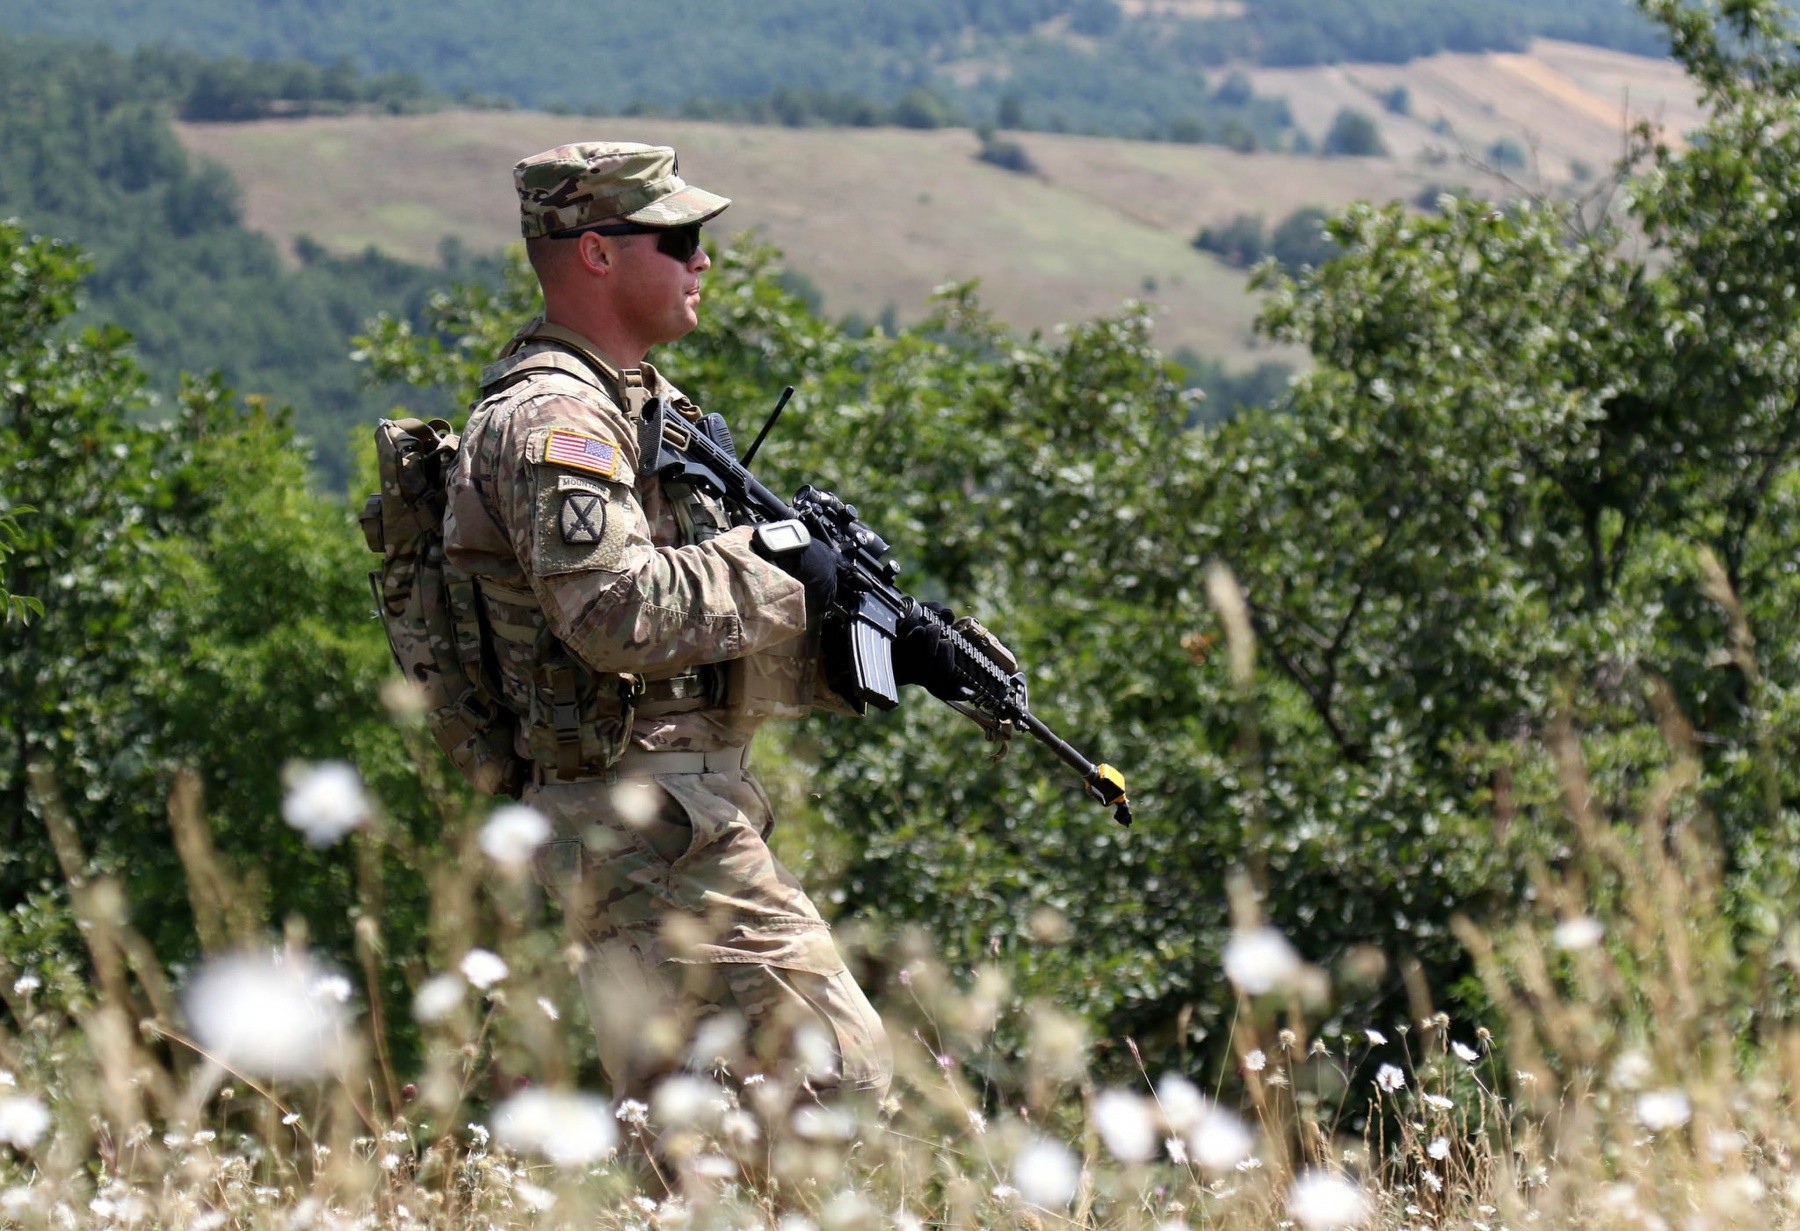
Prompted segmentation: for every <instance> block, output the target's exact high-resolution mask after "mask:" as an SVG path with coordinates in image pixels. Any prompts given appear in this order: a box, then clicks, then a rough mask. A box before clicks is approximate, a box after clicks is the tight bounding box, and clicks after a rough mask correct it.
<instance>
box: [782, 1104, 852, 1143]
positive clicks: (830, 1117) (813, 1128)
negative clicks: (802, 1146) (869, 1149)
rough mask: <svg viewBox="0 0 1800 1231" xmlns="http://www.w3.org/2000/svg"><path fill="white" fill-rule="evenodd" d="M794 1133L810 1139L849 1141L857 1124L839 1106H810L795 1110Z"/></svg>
mask: <svg viewBox="0 0 1800 1231" xmlns="http://www.w3.org/2000/svg"><path fill="white" fill-rule="evenodd" d="M793 1123H794V1133H795V1135H796V1136H798V1137H803V1138H805V1139H806V1140H808V1141H848V1140H850V1138H851V1137H852V1136H853V1135H854V1134H855V1132H856V1124H855V1122H854V1121H853V1120H851V1119H850V1116H849V1114H848V1113H846V1112H845V1111H844V1110H843V1109H842V1108H838V1107H824V1106H808V1107H802V1108H800V1109H799V1110H797V1111H795V1112H794V1122H793Z"/></svg>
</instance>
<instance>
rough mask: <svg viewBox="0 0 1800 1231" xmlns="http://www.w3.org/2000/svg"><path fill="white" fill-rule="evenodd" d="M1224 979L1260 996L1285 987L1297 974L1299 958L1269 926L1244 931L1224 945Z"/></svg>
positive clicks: (1233, 934) (1239, 988)
mask: <svg viewBox="0 0 1800 1231" xmlns="http://www.w3.org/2000/svg"><path fill="white" fill-rule="evenodd" d="M1224 964H1225V977H1226V978H1227V979H1230V980H1231V981H1232V982H1233V983H1234V984H1236V985H1237V988H1238V990H1239V991H1241V992H1244V993H1246V994H1248V995H1251V996H1260V995H1262V994H1263V993H1265V992H1272V991H1274V990H1275V989H1276V988H1279V987H1285V986H1287V985H1288V984H1289V983H1290V982H1292V981H1293V979H1294V977H1295V976H1296V975H1298V974H1299V973H1300V969H1301V962H1300V955H1299V954H1298V953H1296V952H1294V947H1293V946H1292V945H1290V944H1288V941H1287V937H1285V936H1283V935H1282V934H1281V933H1280V932H1278V931H1276V930H1275V929H1274V928H1272V927H1267V926H1262V927H1253V928H1245V929H1241V930H1239V931H1235V932H1233V933H1232V934H1231V939H1230V940H1228V941H1226V942H1225V954H1224Z"/></svg>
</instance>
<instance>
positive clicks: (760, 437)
mask: <svg viewBox="0 0 1800 1231" xmlns="http://www.w3.org/2000/svg"><path fill="white" fill-rule="evenodd" d="M793 396H794V387H793V386H792V385H788V386H787V387H786V388H784V389H782V391H781V396H780V397H778V398H776V399H775V409H774V410H771V411H770V412H769V417H768V418H767V419H765V420H764V421H763V425H762V431H760V432H758V433H757V434H756V439H755V440H753V441H751V442H750V452H748V453H746V454H744V465H746V466H748V465H749V464H750V459H751V458H753V457H755V456H756V451H757V450H758V449H760V448H762V442H763V441H765V440H767V439H768V438H769V429H771V428H773V427H774V426H775V420H777V419H779V418H781V412H782V411H783V410H784V409H786V408H787V404H788V399H789V398H791V397H793Z"/></svg>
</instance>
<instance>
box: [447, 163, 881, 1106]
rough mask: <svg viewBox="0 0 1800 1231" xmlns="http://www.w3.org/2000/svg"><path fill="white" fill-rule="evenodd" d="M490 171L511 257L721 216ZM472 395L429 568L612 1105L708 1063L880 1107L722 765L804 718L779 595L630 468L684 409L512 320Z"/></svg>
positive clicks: (615, 181)
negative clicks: (538, 842) (519, 821)
mask: <svg viewBox="0 0 1800 1231" xmlns="http://www.w3.org/2000/svg"><path fill="white" fill-rule="evenodd" d="M515 174H516V177H517V180H518V184H519V191H520V196H521V200H522V202H523V214H524V221H525V226H524V229H525V233H526V235H527V236H528V237H529V236H532V235H538V234H545V233H548V232H552V231H558V230H564V229H569V228H572V227H579V226H585V225H590V224H592V223H594V222H595V221H597V220H600V219H612V218H618V217H627V218H631V219H633V220H637V221H644V220H646V218H647V219H648V220H650V221H653V222H657V223H661V224H667V225H679V224H681V223H683V222H690V221H697V220H699V218H701V217H710V216H711V214H712V213H717V212H718V210H720V209H723V208H724V205H725V204H727V203H728V202H725V201H724V199H723V198H719V197H713V196H711V194H707V193H704V192H702V191H701V190H699V189H694V188H690V187H688V186H687V185H685V184H683V183H682V181H681V180H680V179H679V177H678V176H676V175H675V174H674V155H673V152H672V151H669V150H666V149H656V148H653V147H644V146H616V145H599V144H588V145H580V146H565V147H559V148H558V149H556V150H551V151H548V152H546V153H545V154H542V155H538V156H537V157H535V158H532V159H527V160H526V161H525V162H523V163H521V164H520V165H519V168H517V169H516V172H515ZM704 211H710V212H704ZM482 384H483V396H482V399H481V400H480V401H479V402H478V403H477V404H476V406H475V408H474V410H473V412H472V413H471V415H470V418H469V421H468V424H467V426H466V427H465V429H464V432H463V437H462V439H463V445H462V449H461V452H460V454H459V455H458V459H457V463H456V466H455V468H454V469H453V471H452V473H451V476H450V481H449V509H448V513H447V515H446V519H445V556H446V561H447V563H448V564H449V565H451V566H452V567H454V568H455V569H457V570H459V571H461V572H463V573H466V574H467V575H469V576H470V577H471V578H473V579H474V584H475V587H476V589H477V591H478V593H479V596H480V606H481V610H482V613H483V616H484V620H485V626H486V629H487V632H488V634H489V637H490V644H491V645H492V646H493V648H494V650H495V658H496V660H497V665H498V667H499V675H500V684H501V695H502V697H503V699H504V700H505V703H506V704H507V706H508V707H509V708H511V709H513V710H514V711H515V712H516V713H518V714H520V715H521V717H522V719H523V720H524V721H523V722H522V730H521V735H520V747H519V751H520V753H521V755H522V756H524V757H526V758H527V759H528V760H530V761H532V763H533V765H534V777H533V781H532V783H531V785H529V786H528V787H527V788H526V792H525V796H524V798H525V801H526V802H527V803H529V804H531V805H532V806H533V807H535V808H537V809H538V810H539V811H541V812H542V813H543V814H544V815H545V816H547V817H548V818H549V819H550V820H551V822H552V824H553V826H554V831H555V840H554V841H552V842H551V843H549V844H548V845H547V846H546V847H545V848H544V850H543V851H541V852H540V858H539V868H540V875H541V877H542V878H543V879H544V881H545V882H546V884H548V885H549V886H550V888H551V890H552V891H553V892H554V893H555V894H556V896H557V897H558V898H559V900H560V901H561V904H562V907H563V912H564V915H565V918H566V920H567V922H568V925H569V927H570V930H571V935H572V937H573V939H574V940H575V941H576V943H577V945H578V946H579V950H580V953H581V966H580V976H581V982H582V987H583V991H584V994H585V996H586V999H587V1002H588V1006H589V1010H590V1013H591V1015H592V1018H593V1023H594V1028H595V1033H596V1036H597V1037H598V1039H599V1043H600V1055H601V1060H602V1063H603V1064H604V1066H605V1068H606V1070H607V1073H608V1076H609V1077H610V1078H611V1080H612V1083H613V1086H614V1091H615V1094H618V1095H620V1096H625V1095H638V1096H641V1095H642V1094H643V1093H644V1092H645V1091H646V1090H647V1089H648V1087H649V1085H650V1083H651V1082H653V1081H654V1080H655V1078H656V1077H658V1076H659V1075H661V1074H662V1073H665V1072H667V1071H669V1070H671V1069H673V1068H676V1067H679V1066H680V1065H682V1064H684V1063H687V1064H694V1065H697V1066H700V1067H705V1066H707V1065H709V1064H711V1063H713V1062H714V1061H715V1060H717V1059H721V1058H723V1059H725V1060H727V1061H731V1062H733V1069H734V1071H740V1072H741V1071H742V1070H743V1069H745V1068H748V1069H750V1070H762V1071H773V1070H775V1069H777V1068H779V1067H780V1066H782V1065H784V1064H790V1063H795V1062H798V1063H799V1064H800V1066H801V1068H802V1070H803V1071H804V1072H805V1073H806V1075H807V1076H808V1078H809V1080H810V1081H811V1082H812V1084H813V1085H814V1086H815V1087H825V1088H831V1087H839V1088H845V1089H857V1090H873V1091H880V1090H883V1089H885V1088H886V1085H887V1082H888V1080H889V1075H890V1062H889V1059H888V1053H887V1040H886V1038H885V1035H884V1033H883V1031H882V1027H881V1022H880V1019H879V1018H878V1017H877V1016H876V1015H875V1013H874V1011H873V1010H872V1009H871V1008H870V1006H869V1003H868V1001H867V999H866V998H865V997H864V996H863V994H862V992H861V990H860V989H859V988H858V987H857V985H856V983H855V980H854V979H853V978H852V977H851V976H850V974H849V972H848V970H847V969H846V968H845V965H844V961H843V959H842V957H841V956H840V955H839V954H838V951H837V949H836V947H835V946H834V945H833V943H832V939H831V935H830V932H829V930H828V928H827V925H826V924H825V923H824V921H823V920H822V919H821V918H820V917H819V913H818V911H817V910H816V909H815V908H814V906H813V904H812V902H811V901H809V900H808V898H807V896H806V894H805V892H804V891H803V890H802V889H801V887H800V885H799V883H798V882H797V881H796V880H795V879H794V877H793V876H792V874H790V873H789V872H788V871H787V869H785V868H784V867H782V866H781V864H780V863H779V862H778V861H777V860H776V859H775V858H774V856H773V855H772V854H771V853H770V851H769V848H768V845H767V837H768V834H769V830H770V827H771V825H772V824H773V817H772V814H771V809H770V805H769V799H768V796H767V795H766V794H765V793H764V791H763V789H762V787H761V785H760V784H758V783H757V781H756V779H755V778H754V777H752V776H751V775H750V773H749V772H748V770H747V768H746V759H747V753H748V748H749V742H750V738H751V736H752V734H753V733H754V731H755V728H756V726H757V724H758V723H759V722H761V721H762V719H763V718H765V717H768V716H770V715H789V714H800V713H804V712H805V711H806V709H807V707H808V705H809V703H811V702H812V701H813V700H814V698H813V697H812V695H811V690H812V676H813V673H814V669H815V662H816V654H815V653H814V651H813V647H812V645H811V643H810V642H809V640H808V628H807V624H808V613H807V611H806V601H805V593H804V590H803V588H802V586H801V585H800V583H799V582H798V581H796V580H794V579H793V578H792V577H790V576H789V575H788V574H787V573H786V572H784V571H783V570H782V569H780V568H779V567H777V566H776V565H774V564H771V563H770V562H768V561H767V560H765V559H763V558H762V557H761V556H759V555H757V554H756V553H755V552H754V551H753V550H752V548H751V543H750V530H749V529H748V528H742V527H740V528H732V527H731V526H730V524H729V521H728V519H727V517H726V515H725V510H724V509H723V508H722V507H721V506H719V505H718V504H716V503H715V502H713V501H711V500H709V499H705V498H701V497H700V496H698V495H696V494H695V493H691V492H680V491H671V490H668V489H667V488H666V487H665V485H664V484H663V483H662V482H660V481H659V480H658V479H657V477H656V476H654V475H646V474H642V473H640V471H639V469H638V465H637V461H638V437H637V423H636V422H635V421H634V419H635V414H634V412H636V411H638V410H640V409H641V407H642V405H643V403H644V402H645V401H646V400H647V399H649V398H654V397H663V398H665V399H667V400H668V402H669V404H670V405H671V406H672V407H673V408H674V409H675V410H676V411H678V412H680V413H682V414H687V415H690V416H691V415H695V414H697V413H698V411H697V410H696V409H695V408H694V406H693V404H692V403H691V402H690V401H688V399H687V398H686V397H684V396H683V395H682V394H681V392H680V391H679V390H678V389H676V388H674V387H673V386H672V385H670V384H669V383H668V382H667V381H665V380H664V379H663V378H662V377H661V376H660V375H659V374H658V373H657V372H656V371H655V369H653V368H651V367H649V366H648V365H645V366H643V367H642V368H640V369H635V370H632V371H628V372H619V371H616V370H614V369H613V368H612V366H611V365H610V364H609V363H608V361H607V360H606V359H605V358H604V357H603V356H601V355H600V354H598V353H597V352H596V351H595V350H594V349H593V348H592V347H591V346H589V345H587V344H585V342H584V341H583V339H581V338H579V337H577V336H575V335H572V334H569V333H568V332H567V331H563V330H558V329H557V328H555V327H554V326H545V325H543V324H542V322H533V323H532V325H530V326H528V327H527V328H526V330H524V331H522V332H521V335H520V336H519V337H518V338H515V339H514V342H513V344H512V345H510V346H509V347H508V350H507V353H506V354H505V355H504V356H503V357H502V359H501V360H500V361H499V362H498V363H496V364H494V365H493V366H492V367H490V368H489V369H488V370H487V372H486V373H484V375H483V381H482ZM721 1012H723V1013H735V1014H737V1015H740V1016H741V1019H742V1021H743V1023H744V1024H745V1025H747V1027H748V1039H749V1044H748V1051H747V1052H746V1053H743V1054H741V1055H735V1056H734V1055H732V1054H730V1053H731V1050H732V1049H731V1048H730V1047H729V1046H726V1047H725V1054H724V1055H722V1056H720V1055H714V1054H694V1053H692V1052H691V1040H692V1038H693V1037H694V1027H695V1025H696V1024H697V1022H698V1021H699V1019H701V1018H705V1017H710V1016H713V1015H716V1014H719V1013H721ZM704 1034H705V1037H707V1038H710V1039H715V1040H717V1039H720V1038H724V1037H726V1036H725V1034H722V1033H721V1032H718V1031H706V1032H704Z"/></svg>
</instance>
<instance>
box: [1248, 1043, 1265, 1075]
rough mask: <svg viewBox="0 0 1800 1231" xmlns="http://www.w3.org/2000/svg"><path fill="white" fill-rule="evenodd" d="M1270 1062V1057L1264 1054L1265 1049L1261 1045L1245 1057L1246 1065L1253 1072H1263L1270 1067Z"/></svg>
mask: <svg viewBox="0 0 1800 1231" xmlns="http://www.w3.org/2000/svg"><path fill="white" fill-rule="evenodd" d="M1268 1064H1269V1058H1268V1057H1267V1056H1265V1055H1264V1054H1263V1049H1262V1048H1260V1047H1258V1048H1257V1049H1256V1050H1254V1051H1252V1052H1251V1053H1250V1054H1249V1055H1248V1056H1245V1057H1244V1067H1245V1068H1247V1069H1249V1070H1250V1071H1251V1072H1252V1073H1260V1072H1262V1071H1263V1070H1264V1069H1265V1068H1267V1067H1268Z"/></svg>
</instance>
